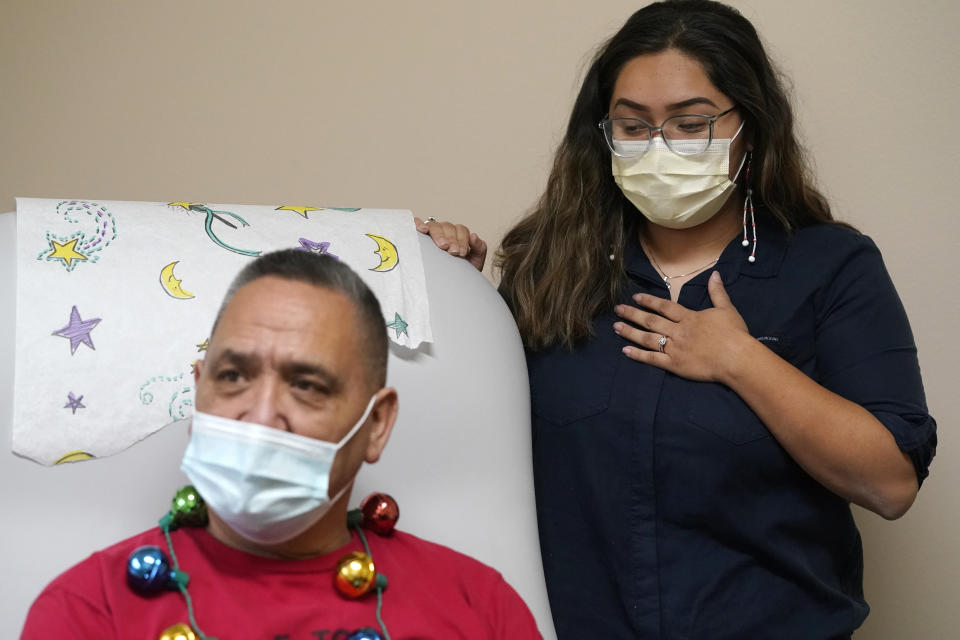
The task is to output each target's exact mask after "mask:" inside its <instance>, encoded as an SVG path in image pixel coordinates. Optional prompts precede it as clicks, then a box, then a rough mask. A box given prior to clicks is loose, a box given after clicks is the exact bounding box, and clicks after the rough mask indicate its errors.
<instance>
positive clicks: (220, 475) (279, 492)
mask: <svg viewBox="0 0 960 640" xmlns="http://www.w3.org/2000/svg"><path fill="white" fill-rule="evenodd" d="M375 399H376V396H374V397H373V398H370V402H369V403H368V404H367V408H366V410H365V411H364V412H363V415H362V416H361V417H360V420H359V421H358V422H357V424H356V425H354V426H353V428H352V429H350V432H349V433H347V435H345V436H344V437H343V438H342V439H341V440H340V442H325V441H323V440H317V439H316V438H309V437H307V436H301V435H297V434H295V433H290V432H288V431H282V430H280V429H273V428H271V427H266V426H263V425H259V424H254V423H252V422H241V421H239V420H231V419H229V418H221V417H219V416H214V415H210V414H208V413H202V412H200V411H197V412H196V413H195V414H194V416H193V428H192V430H191V432H190V443H189V444H188V445H187V450H186V452H185V453H184V454H183V462H182V463H181V465H180V469H181V470H182V471H183V472H184V473H185V474H186V475H187V477H188V478H190V482H191V483H193V486H194V487H195V488H196V489H197V491H198V492H199V493H200V495H201V496H202V497H203V499H204V501H205V502H206V503H207V505H208V506H209V507H210V509H212V510H213V511H215V512H216V514H217V515H218V516H219V517H220V519H222V520H223V521H224V522H225V523H226V524H227V525H228V526H229V527H230V528H231V529H233V530H234V531H236V532H237V533H238V534H240V535H241V536H243V537H244V538H246V539H248V540H250V541H252V542H256V543H258V544H264V545H272V544H277V543H280V542H285V541H287V540H290V539H292V538H294V537H296V536H297V535H299V534H301V533H303V532H304V531H306V530H307V529H309V528H310V527H311V526H312V525H313V524H314V523H316V522H317V521H319V520H320V519H321V518H322V517H323V516H324V515H325V514H326V513H327V512H328V511H329V510H330V507H331V506H332V505H333V503H334V502H336V501H337V500H338V499H339V498H340V496H341V495H343V493H344V491H346V490H347V488H348V487H349V486H350V483H347V484H346V485H345V486H344V487H343V488H342V489H340V491H338V492H337V494H336V495H334V496H330V495H329V491H330V470H331V469H332V468H333V461H334V459H335V458H336V456H337V452H338V451H339V450H340V449H341V448H343V446H344V445H346V443H347V442H349V440H350V439H351V438H352V437H353V436H354V435H356V433H357V431H359V430H360V427H362V426H363V424H364V423H365V422H366V421H367V416H369V415H370V411H371V409H372V408H373V403H374V400H375Z"/></svg>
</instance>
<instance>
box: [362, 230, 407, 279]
mask: <svg viewBox="0 0 960 640" xmlns="http://www.w3.org/2000/svg"><path fill="white" fill-rule="evenodd" d="M367 237H369V238H370V239H372V240H373V241H375V242H376V243H377V250H376V251H374V253H376V254H379V255H380V264H379V265H377V266H376V267H374V268H373V269H370V271H390V270H391V269H393V268H394V267H395V266H397V263H398V262H400V256H399V255H398V254H397V247H396V246H394V244H393V243H392V242H390V241H389V240H387V239H386V238H384V237H383V236H377V235H374V234H372V233H368V234H367Z"/></svg>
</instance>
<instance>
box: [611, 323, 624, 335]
mask: <svg viewBox="0 0 960 640" xmlns="http://www.w3.org/2000/svg"><path fill="white" fill-rule="evenodd" d="M621 331H623V323H620V322H614V323H613V332H614V333H616V334H617V335H620V332H621Z"/></svg>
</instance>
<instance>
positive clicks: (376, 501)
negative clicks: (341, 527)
mask: <svg viewBox="0 0 960 640" xmlns="http://www.w3.org/2000/svg"><path fill="white" fill-rule="evenodd" d="M360 513H362V514H363V519H362V520H361V521H360V526H362V527H363V528H364V529H369V530H370V531H373V532H374V533H376V534H377V535H380V536H388V535H390V534H391V533H393V529H394V527H396V526H397V520H398V519H399V518H400V507H398V506H397V501H396V500H394V499H393V498H392V497H391V496H389V495H387V494H386V493H371V494H370V495H368V496H367V497H366V498H364V499H363V502H361V503H360Z"/></svg>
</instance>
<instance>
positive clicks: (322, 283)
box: [210, 249, 389, 388]
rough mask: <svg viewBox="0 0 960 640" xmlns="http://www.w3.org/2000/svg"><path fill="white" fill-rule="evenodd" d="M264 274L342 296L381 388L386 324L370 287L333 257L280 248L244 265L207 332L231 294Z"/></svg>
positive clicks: (384, 363) (386, 338) (218, 317)
mask: <svg viewBox="0 0 960 640" xmlns="http://www.w3.org/2000/svg"><path fill="white" fill-rule="evenodd" d="M266 276H273V277H276V278H282V279H284V280H293V281H296V282H304V283H306V284H311V285H313V286H315V287H323V288H324V289H330V290H331V291H336V292H339V293H342V294H343V295H345V296H346V297H347V298H349V300H350V301H351V302H352V303H353V306H354V307H355V308H356V311H357V319H358V321H359V326H358V329H359V331H360V335H361V340H360V343H361V344H362V345H363V349H364V351H366V354H365V355H366V358H367V360H368V363H369V366H370V371H371V375H372V376H375V379H373V380H372V382H374V383H375V384H376V387H377V388H379V387H382V386H383V385H384V384H386V379H387V353H388V351H389V346H388V341H389V338H388V337H387V326H386V322H384V320H383V314H382V312H381V311H380V303H379V302H378V301H377V297H376V296H375V295H374V294H373V291H371V290H370V287H368V286H367V285H366V283H365V282H364V281H363V280H361V279H360V276H358V275H357V274H356V273H355V272H354V271H353V269H351V268H350V267H348V266H347V265H346V264H344V263H343V262H340V261H339V260H337V259H336V258H333V257H330V256H327V255H320V254H316V253H312V252H310V251H300V250H298V249H283V250H281V251H274V252H272V253H267V254H264V255H262V256H260V257H259V258H257V259H256V260H254V261H253V262H251V263H249V264H248V265H247V266H245V267H244V268H243V269H242V270H241V271H240V273H238V274H237V275H236V277H235V278H234V279H233V282H231V283H230V287H229V288H228V289H227V293H226V295H224V296H223V302H222V303H221V304H220V310H219V311H218V312H217V317H216V319H215V320H214V321H213V328H212V329H211V330H210V335H211V336H213V333H214V332H215V331H216V329H217V325H218V324H219V323H220V317H221V316H222V315H223V311H224V309H226V308H227V305H228V304H230V301H231V300H232V299H233V296H234V295H235V294H236V293H237V291H238V290H239V289H240V288H241V287H243V286H244V285H247V284H250V283H251V282H253V281H254V280H258V279H260V278H263V277H266Z"/></svg>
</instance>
